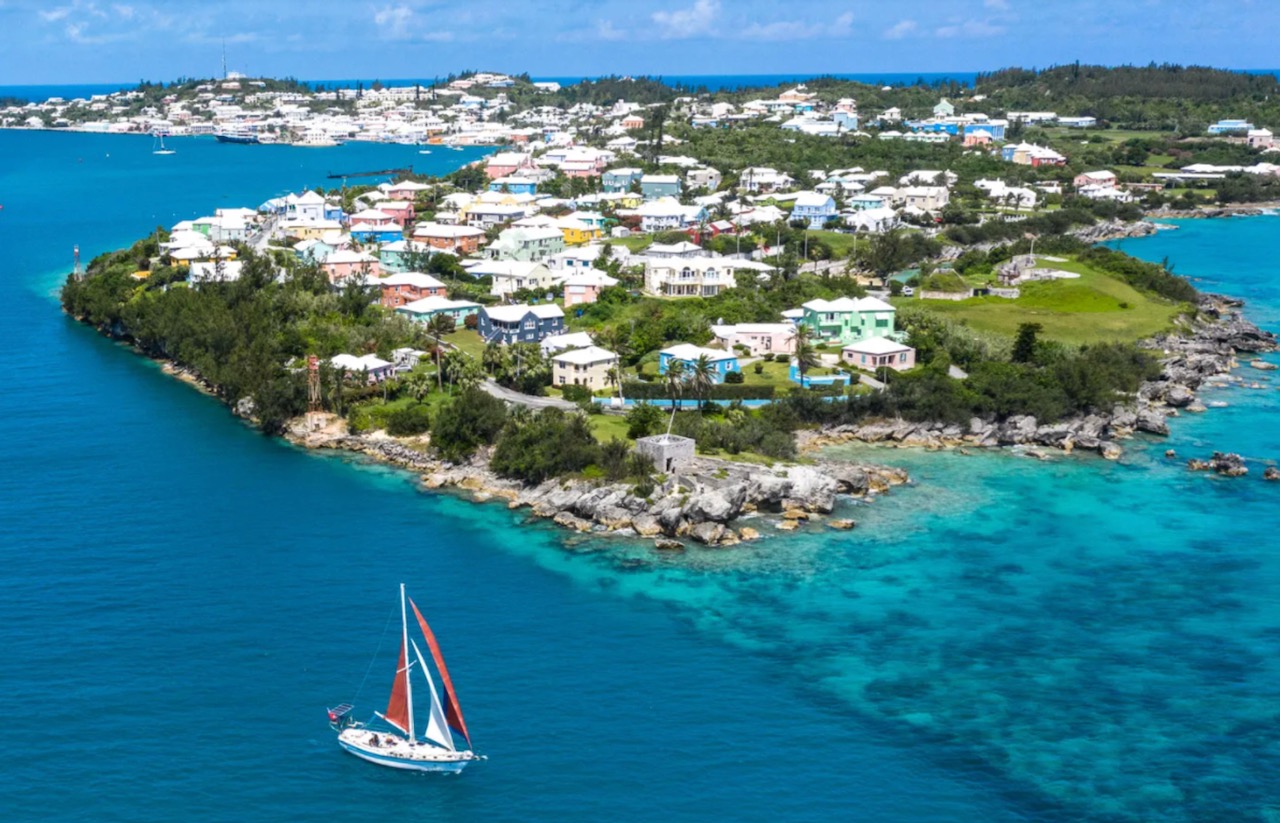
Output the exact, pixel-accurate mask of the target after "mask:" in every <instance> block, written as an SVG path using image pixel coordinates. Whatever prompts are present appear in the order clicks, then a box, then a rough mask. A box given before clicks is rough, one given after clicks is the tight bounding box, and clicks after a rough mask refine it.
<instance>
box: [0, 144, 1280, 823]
mask: <svg viewBox="0 0 1280 823" xmlns="http://www.w3.org/2000/svg"><path fill="white" fill-rule="evenodd" d="M171 145H172V147H174V148H176V149H177V152H178V153H177V154H175V155H172V156H169V157H157V156H154V155H152V154H151V153H150V151H151V144H150V140H149V139H148V138H139V137H132V138H131V137H110V136H96V135H76V134H53V133H32V132H2V131H0V204H3V206H4V209H3V210H2V211H0V249H4V251H5V254H6V256H7V260H6V265H5V266H4V267H3V269H2V270H0V318H2V322H3V328H4V329H6V330H7V331H8V332H9V334H8V337H7V339H8V349H7V352H6V356H5V358H4V362H5V365H6V368H5V370H4V374H5V380H4V385H3V389H0V442H3V444H4V446H3V449H0V569H3V573H0V648H2V649H3V656H0V684H2V685H3V692H2V693H3V697H4V700H5V709H6V720H7V722H8V723H9V727H8V728H9V729H10V733H9V744H8V745H6V746H4V747H3V748H2V749H0V774H3V775H4V777H5V791H4V792H2V793H0V820H4V821H11V820H12V821H29V820H30V821H36V820H38V821H73V820H74V821H82V820H95V821H151V820H184V821H225V820H237V821H279V820H318V819H326V820H343V821H345V820H371V819H386V818H390V817H396V818H404V817H409V816H412V817H415V818H423V819H433V820H457V821H464V820H465V821H470V820H479V819H483V820H487V821H516V820H557V821H560V820H564V821H599V820H619V821H632V820H634V821H648V820H653V819H655V818H661V819H664V820H669V821H686V820H687V821H695V820H696V821H702V820H746V821H753V820H759V821H776V820H797V821H828V820H868V821H961V820H963V821H968V820H982V821H1077V820H1117V821H1138V820H1143V821H1146V820H1161V821H1166V820H1168V821H1217V820H1233V821H1234V820H1251V821H1269V820H1276V819H1277V816H1278V815H1280V727H1278V725H1277V719H1278V717H1277V716H1278V714H1280V702H1278V699H1280V664H1278V663H1277V655H1276V649H1277V644H1278V643H1280V553H1278V552H1277V550H1276V542H1275V531H1274V530H1275V526H1276V523H1277V517H1276V511H1277V508H1276V504H1277V495H1280V487H1278V486H1276V485H1268V484H1266V483H1264V482H1263V481H1262V480H1261V478H1260V475H1261V469H1262V463H1261V462H1253V463H1251V464H1250V465H1251V467H1252V469H1253V470H1252V472H1251V474H1250V476H1248V477H1246V478H1241V479H1237V480H1220V479H1218V478H1213V477H1207V476H1204V475H1200V474H1190V473H1188V472H1186V471H1185V470H1184V469H1182V468H1181V465H1180V463H1177V462H1171V461H1167V460H1165V459H1164V458H1163V456H1162V454H1163V450H1164V449H1165V448H1168V447H1172V448H1175V449H1177V450H1178V451H1179V453H1181V454H1182V455H1183V456H1190V455H1198V454H1204V453H1206V452H1208V451H1210V450H1212V449H1214V448H1221V449H1230V450H1235V451H1239V452H1241V453H1243V454H1245V455H1247V456H1248V457H1250V458H1254V459H1256V460H1262V459H1271V458H1276V457H1280V427H1278V426H1277V425H1276V419H1277V416H1276V415H1277V412H1280V392H1277V391H1276V388H1275V385H1276V384H1275V383H1274V382H1272V381H1268V380H1266V378H1267V377H1269V374H1268V373H1264V372H1253V371H1251V370H1248V369H1247V368H1246V371H1248V372H1249V376H1250V377H1251V378H1255V379H1257V380H1259V381H1260V383H1259V385H1260V386H1262V388H1259V389H1247V388H1234V389H1224V390H1220V391H1217V392H1215V393H1214V394H1213V395H1212V396H1211V397H1210V398H1209V399H1214V400H1223V401H1225V402H1227V403H1228V404H1229V406H1228V407H1227V408H1221V409H1212V410H1211V411H1210V412H1209V413H1208V414H1205V415H1202V416H1198V417H1194V416H1189V417H1186V418H1183V419H1181V420H1178V421H1175V423H1174V428H1175V432H1174V435H1173V437H1171V438H1170V439H1169V441H1168V443H1166V442H1163V441H1161V442H1155V441H1152V442H1151V443H1149V444H1145V443H1135V444H1133V445H1131V446H1130V448H1129V451H1128V454H1127V456H1126V458H1125V459H1124V460H1122V461H1121V462H1120V463H1114V464H1113V463H1106V462H1103V461H1101V460H1099V459H1094V458H1089V457H1072V458H1061V457H1059V458H1056V459H1054V460H1052V461H1051V462H1049V463H1040V462H1036V461H1033V460H1029V459H1025V458H1019V457H1016V456H1010V455H1004V454H1001V455H974V456H970V457H966V456H962V455H959V454H926V453H921V452H909V451H867V450H862V451H861V452H858V450H853V449H851V450H850V451H852V452H857V453H860V454H863V455H867V454H870V455H872V456H873V457H874V458H875V459H879V460H882V461H884V462H891V463H899V464H902V465H905V466H907V467H909V468H910V469H911V471H912V472H913V474H914V476H915V478H916V481H917V482H916V484H915V485H914V486H912V487H909V488H904V489H899V490H897V491H895V492H894V493H893V494H891V495H889V496H886V497H884V498H882V499H879V500H877V501H876V502H874V503H872V504H868V505H857V506H852V505H851V506H850V511H851V514H852V516H853V517H855V518H856V519H857V520H858V522H859V526H858V528H857V529H856V530H855V531H853V532H848V533H845V532H826V531H822V530H819V529H815V530H812V531H810V532H808V533H801V534H798V535H796V536H794V537H786V538H779V537H773V538H770V539H767V540H764V541H761V542H759V543H756V544H751V545H750V546H746V547H739V548H734V549H732V550H716V551H709V550H703V551H694V550H691V551H690V552H688V553H687V554H683V555H678V556H669V555H665V554H663V555H659V554H657V553H655V552H654V551H653V550H652V548H651V547H650V546H648V545H647V544H643V543H631V542H627V541H626V540H623V539H601V538H582V537H577V536H573V537H571V536H568V535H566V534H564V533H561V532H560V531H558V530H556V529H554V528H553V527H548V526H545V525H542V524H528V523H525V522H524V520H523V517H522V516H521V515H520V514H519V513H514V512H510V511H508V510H507V509H506V508H505V507H503V506H501V505H475V504H471V503H467V502H464V501H462V500H459V499H456V498H453V497H450V496H447V495H443V494H426V493H421V492H419V491H417V490H416V488H415V487H414V483H413V478H411V477H407V476H405V475H403V474H400V473H397V472H393V471H389V470H384V469H380V468H375V467H368V466H363V465H360V464H359V463H356V462H353V461H350V460H346V459H342V458H338V457H332V456H319V455H313V454H308V453H304V452H301V451H299V450H296V449H293V448H291V447H289V446H287V445H284V444H282V443H281V442H279V441H275V440H270V439H267V438H264V437H262V436H260V435H258V434H256V433H254V432H253V431H251V430H250V429H248V428H246V427H245V426H243V425H241V424H240V423H238V422H237V421H236V420H234V419H233V418H232V417H231V416H230V415H229V414H228V412H227V411H226V410H225V409H224V408H223V407H222V406H220V405H219V404H218V403H216V402H215V401H213V400H211V399H209V398H206V397H204V396H202V395H200V394H198V393H197V392H195V391H193V390H192V389H190V388H189V387H187V386H186V385H184V384H181V383H179V382H177V381H175V380H172V379H169V378H168V377H166V376H164V375H163V374H162V373H161V372H160V371H159V370H158V369H157V368H156V367H155V366H154V365H152V364H151V363H149V362H148V361H146V360H143V359H141V358H139V357H137V356H135V355H133V354H131V353H130V352H129V351H127V350H126V349H124V348H122V347H120V346H117V345H115V344H112V343H111V342H109V341H107V340H105V339H103V338H101V337H99V336H98V335H97V334H95V333H94V332H93V331H92V330H90V329H87V328H84V327H82V326H80V325H78V324H76V323H74V322H72V321H70V320H68V319H67V318H65V317H63V316H62V315H61V314H60V313H59V311H58V308H57V303H56V300H55V297H54V289H55V288H56V286H57V284H58V283H59V281H60V280H61V275H62V274H64V273H65V272H66V270H67V269H68V268H69V267H70V264H71V247H72V245H73V244H75V243H79V244H80V246H81V248H82V250H83V253H84V257H85V259H86V260H87V259H88V258H89V257H90V256H92V255H93V254H95V253H97V252H100V251H103V250H107V249H109V248H112V247H115V246H118V245H121V244H124V243H127V242H129V241H131V240H132V239H134V238H135V237H137V236H140V235H142V234H145V233H146V232H147V231H148V230H149V229H151V228H152V227H153V226H154V225H155V224H157V223H162V224H169V223H172V222H173V221H175V220H177V219H180V218H183V217H194V216H198V215H200V214H202V213H206V212H208V211H211V210H212V209H213V208H214V207H216V206H222V205H249V206H253V205H256V204H258V203H260V202H261V201H263V200H265V199H266V198H268V197H271V196H274V195H277V194H280V193H282V192H284V191H286V190H289V189H296V188H298V187H300V186H302V185H314V184H317V183H319V184H323V183H325V182H326V181H324V179H323V177H324V175H325V174H327V173H329V172H330V171H342V170H350V169H353V168H354V169H362V168H382V167H388V166H395V165H401V164H403V163H405V162H412V163H414V164H415V165H418V166H419V167H420V168H422V169H423V170H430V169H429V168H428V167H427V165H426V162H424V161H427V162H430V163H437V164H446V163H458V162H461V161H463V160H465V159H468V158H471V157H472V156H473V155H472V154H470V153H467V154H463V153H460V152H459V153H452V152H451V153H447V154H444V155H430V156H422V155H417V154H416V152H414V151H413V149H412V148H405V147H396V146H376V145H368V146H359V145H349V146H346V147H342V148H338V149H323V150H320V149H302V148H291V147H240V146H225V145H220V144H216V143H214V142H212V141H209V140H201V139H186V140H183V139H175V140H173V141H171ZM434 168H435V169H437V170H444V167H443V165H439V166H435V167H434ZM1278 230H1280V219H1277V218H1275V217H1259V218H1249V219H1232V220H1219V221H1201V222H1187V223H1185V224H1183V227H1182V228H1181V229H1180V230H1179V231H1176V232H1168V233H1164V234H1161V235H1159V236H1157V237H1155V238H1152V239H1148V240H1142V241H1133V242H1129V243H1127V244H1125V246H1124V247H1125V248H1126V249H1127V250H1129V251H1131V252H1133V253H1135V254H1140V255H1142V256H1144V257H1149V258H1152V259H1159V258H1162V257H1164V256H1165V255H1168V256H1169V257H1170V258H1171V259H1172V260H1174V261H1175V262H1176V264H1177V267H1178V270H1179V271H1180V272H1183V273H1185V274H1188V275H1192V276H1194V277H1196V278H1198V281H1199V282H1198V284H1199V285H1200V286H1201V287H1203V288H1211V289H1216V290H1220V291H1224V292H1228V293H1231V294H1235V295H1238V296H1241V297H1245V298H1247V299H1248V300H1250V307H1249V311H1250V313H1251V316H1253V317H1254V318H1255V319H1257V320H1258V321H1260V322H1262V323H1264V324H1265V325H1267V326H1268V327H1269V328H1272V329H1273V330H1280V276H1278V275H1280V271H1277V269H1278V268H1280V266H1278V264H1277V263H1276V261H1277V260H1280V231H1278ZM401 581H405V582H407V583H408V584H409V588H410V593H411V594H412V595H413V596H414V597H415V599H416V600H417V602H418V603H419V604H420V605H421V606H422V607H423V609H424V611H425V612H426V615H427V617H428V619H429V620H430V621H431V622H432V624H433V626H434V628H435V630H436V633H437V635H438V636H439V637H440V641H441V644H442V647H443V649H444V652H445V654H446V656H447V657H448V660H449V663H450V668H451V669H452V673H453V677H454V682H455V685H456V687H457V691H458V694H459V697H460V699H461V702H462V707H463V709H464V711H465V713H466V716H467V721H468V725H469V726H470V728H471V731H472V736H473V739H474V741H475V744H476V746H477V748H478V749H479V750H480V751H481V752H483V753H485V754H488V755H489V756H490V758H491V759H490V760H488V761H487V762H484V763H480V764H477V765H475V766H472V767H471V768H469V769H468V770H467V771H466V772H465V773H464V774H463V775H461V776H460V777H449V778H442V777H433V776H414V775H407V774H403V773H399V772H393V771H390V770H386V769H380V768H377V767H375V766H372V765H368V764H365V763H363V762H361V761H358V760H356V759H355V758H352V757H350V756H349V755H346V754H344V753H342V752H341V751H340V750H339V749H338V747H337V746H336V744H335V743H334V741H333V738H332V733H331V732H330V731H329V729H328V727H327V725H326V723H325V716H324V709H325V707H326V706H329V705H333V704H335V703H337V702H339V701H343V700H353V699H354V700H355V702H356V703H357V705H358V707H359V709H360V711H361V713H362V714H366V713H367V712H369V711H371V710H373V709H381V708H382V707H383V705H384V704H385V700H386V695H387V690H388V688H389V685H390V674H391V667H392V665H393V663H394V661H393V659H392V656H391V655H392V652H391V643H390V641H388V642H387V643H386V644H384V645H383V646H382V648H381V655H380V657H378V658H377V659H375V660H374V665H373V668H372V674H371V676H370V677H369V679H368V682H367V683H366V685H365V686H364V688H363V690H362V691H359V693H357V691H358V689H359V686H360V684H361V681H362V679H363V678H364V676H365V673H366V671H367V670H369V666H370V661H371V659H373V658H374V652H375V650H376V649H378V647H379V643H380V641H381V638H382V635H383V628H384V626H385V625H386V622H387V619H388V616H389V613H390V610H391V608H392V606H393V604H394V601H395V594H396V584H398V583H399V582H401Z"/></svg>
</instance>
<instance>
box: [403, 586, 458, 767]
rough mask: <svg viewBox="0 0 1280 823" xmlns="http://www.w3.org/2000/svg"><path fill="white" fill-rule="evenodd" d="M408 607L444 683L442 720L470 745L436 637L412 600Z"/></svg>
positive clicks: (456, 696)
mask: <svg viewBox="0 0 1280 823" xmlns="http://www.w3.org/2000/svg"><path fill="white" fill-rule="evenodd" d="M409 605H410V606H413V616H414V617H416V618H418V627H419V628H421V629H422V636H423V638H425V639H426V641H427V646H429V647H430V648H431V657H432V658H434V659H435V661H436V668H437V669H439V670H440V680H441V682H443V683H444V719H445V722H447V723H448V724H449V728H451V729H453V730H454V731H455V732H457V733H458V734H460V735H462V736H463V737H464V738H466V741H467V745H468V746H470V745H471V735H469V734H467V723H466V721H465V720H463V719H462V707H461V706H459V705H458V695H457V693H456V692H454V690H453V680H451V679H450V678H449V668H448V667H447V666H445V664H444V655H442V654H441V653H440V644H438V643H436V636H435V634H434V633H432V631H431V627H430V626H428V625H427V621H426V620H424V619H423V618H422V612H420V611H418V604H417V603H414V602H413V601H412V600H410V601H409Z"/></svg>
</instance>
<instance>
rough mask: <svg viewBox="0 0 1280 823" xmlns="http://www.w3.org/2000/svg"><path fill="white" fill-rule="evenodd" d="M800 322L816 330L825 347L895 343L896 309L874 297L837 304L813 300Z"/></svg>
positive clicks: (850, 298) (845, 298) (805, 308)
mask: <svg viewBox="0 0 1280 823" xmlns="http://www.w3.org/2000/svg"><path fill="white" fill-rule="evenodd" d="M802 308H803V309H804V315H803V316H802V317H801V318H800V322H801V323H803V324H805V325H806V326H808V327H809V328H810V329H812V330H813V336H814V338H815V339H816V340H819V341H822V342H824V343H839V344H840V345H842V346H843V345H846V344H848V343H858V342H861V341H863V340H869V339H871V338H873V337H887V338H891V339H896V338H897V337H898V332H897V330H896V328H895V326H894V320H895V317H896V311H895V309H894V308H893V306H891V305H889V304H888V303H886V302H884V301H883V300H877V299H876V298H874V297H861V298H857V299H855V298H852V297H841V298H840V299H838V300H810V301H809V302H808V303H805V304H804V306H803V307H802Z"/></svg>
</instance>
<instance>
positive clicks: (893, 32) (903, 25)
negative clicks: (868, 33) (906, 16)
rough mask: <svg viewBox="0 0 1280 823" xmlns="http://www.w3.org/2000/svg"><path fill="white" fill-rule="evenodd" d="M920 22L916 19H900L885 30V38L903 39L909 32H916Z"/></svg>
mask: <svg viewBox="0 0 1280 823" xmlns="http://www.w3.org/2000/svg"><path fill="white" fill-rule="evenodd" d="M919 28H920V24H919V23H917V22H916V21H914V20H899V21H898V22H897V23H894V24H893V25H892V26H890V27H889V28H887V29H885V31H884V39H886V40H901V39H902V38H904V37H906V36H907V35H909V34H915V32H916V30H918V29H919Z"/></svg>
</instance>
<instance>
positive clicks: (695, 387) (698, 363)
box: [688, 354, 716, 408]
mask: <svg viewBox="0 0 1280 823" xmlns="http://www.w3.org/2000/svg"><path fill="white" fill-rule="evenodd" d="M688 383H689V388H690V389H691V390H692V391H693V394H694V396H695V397H697V398H698V406H699V408H701V407H702V405H703V404H705V403H706V402H707V395H708V394H710V393H711V387H712V386H714V385H715V384H716V368H715V366H713V365H712V364H711V360H710V358H708V357H707V356H706V355H705V354H702V355H698V359H697V360H695V361H693V363H692V364H691V365H690V366H689V371H688Z"/></svg>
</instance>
